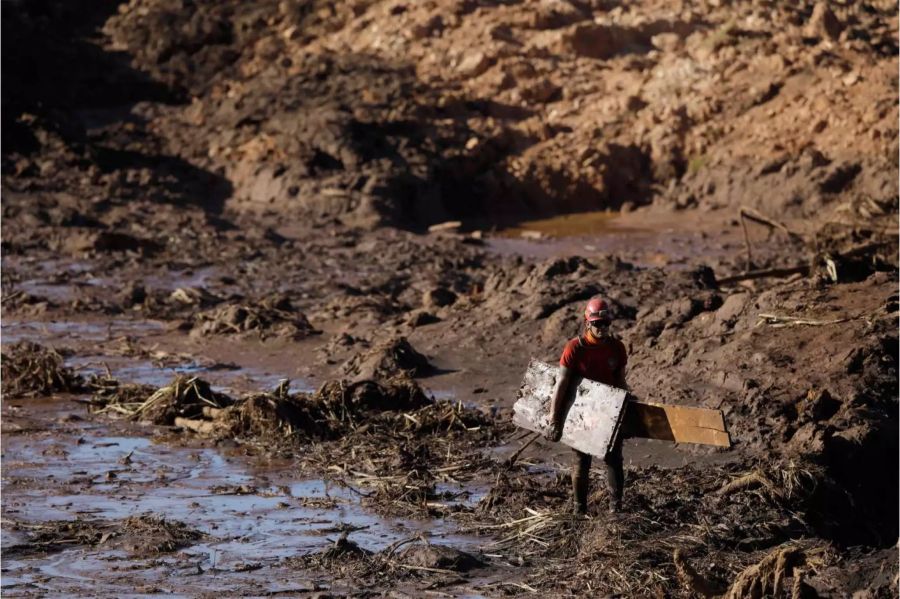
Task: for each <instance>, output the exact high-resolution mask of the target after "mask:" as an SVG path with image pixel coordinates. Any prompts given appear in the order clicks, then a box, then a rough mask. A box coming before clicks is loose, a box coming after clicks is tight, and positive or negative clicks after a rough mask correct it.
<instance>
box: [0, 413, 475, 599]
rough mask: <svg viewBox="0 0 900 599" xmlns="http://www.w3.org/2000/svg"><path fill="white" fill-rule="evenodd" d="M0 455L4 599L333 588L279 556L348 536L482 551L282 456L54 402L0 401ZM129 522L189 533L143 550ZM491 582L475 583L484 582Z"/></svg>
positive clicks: (148, 541) (447, 527) (441, 526)
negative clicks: (306, 473)
mask: <svg viewBox="0 0 900 599" xmlns="http://www.w3.org/2000/svg"><path fill="white" fill-rule="evenodd" d="M25 410H27V412H28V416H27V417H25V418H23V419H20V418H19V414H20V413H21V412H23V411H25ZM26 423H28V424H26ZM37 424H40V426H41V427H46V428H43V429H42V430H39V427H38V426H35V425H37ZM29 427H32V428H29ZM144 428H145V429H146V427H144ZM3 458H4V464H3V492H4V506H3V518H4V523H3V536H4V538H3V544H4V553H5V556H4V557H5V559H4V565H3V592H4V595H8V596H40V595H44V594H46V593H51V594H67V595H79V594H82V593H84V592H86V591H87V589H88V588H90V589H91V590H90V592H91V593H96V594H99V595H101V596H124V595H128V594H130V593H134V592H137V593H139V594H146V593H151V594H156V593H162V594H168V593H173V592H174V593H178V594H187V595H192V596H206V595H210V596H212V595H213V594H216V593H222V592H224V593H228V594H241V595H247V594H250V595H268V594H280V593H302V592H312V591H316V590H329V589H339V588H340V586H341V585H340V583H337V584H336V583H335V581H334V580H333V579H332V578H331V576H323V575H321V573H317V572H316V571H315V570H312V569H308V568H307V569H304V568H302V567H298V565H297V564H296V563H294V562H291V561H290V560H288V558H293V559H294V560H296V559H298V558H300V557H302V556H304V555H308V554H315V553H316V552H318V551H322V550H323V549H325V550H327V549H328V548H330V547H333V546H335V544H336V543H337V542H338V541H340V540H341V539H342V538H343V539H346V538H347V537H349V538H350V539H351V540H352V544H353V547H354V548H355V549H356V550H357V551H361V550H365V551H369V552H372V553H373V554H376V555H377V553H378V552H379V551H382V550H384V549H385V548H388V547H389V546H391V545H392V544H393V545H395V546H396V544H397V543H398V542H399V541H404V540H406V543H405V544H409V543H412V542H415V543H416V544H422V543H428V544H429V545H437V546H444V545H447V546H451V547H454V548H457V549H462V550H469V551H476V552H477V550H478V549H477V548H478V547H479V546H480V545H481V544H483V543H484V539H483V538H481V537H478V536H474V535H467V534H463V533H461V532H459V531H458V526H456V525H453V524H452V523H448V522H444V521H442V520H427V519H426V520H421V519H412V520H411V519H408V518H391V517H385V516H383V515H379V514H377V513H375V512H373V511H372V510H370V509H366V508H364V507H362V506H361V505H360V497H359V494H358V493H356V492H354V491H352V490H350V489H348V488H347V487H346V486H343V485H341V484H338V483H335V482H329V481H327V480H323V479H311V480H304V479H303V474H302V473H297V464H296V463H293V462H292V461H291V460H284V459H282V460H272V459H258V458H257V459H253V458H249V457H247V456H243V455H241V452H239V451H235V450H234V449H232V450H223V449H221V448H216V447H210V446H209V444H204V443H202V442H198V441H197V440H191V439H185V438H184V435H179V434H175V433H172V432H171V431H169V430H159V429H158V428H157V429H156V430H153V431H149V430H139V429H136V428H135V427H134V425H130V424H127V423H122V422H112V423H110V422H99V423H98V422H92V421H90V420H87V419H85V418H84V417H83V408H82V407H81V406H80V405H78V404H75V403H73V402H71V400H70V399H69V398H65V397H60V398H54V399H49V400H37V401H31V403H30V405H27V406H24V407H23V406H21V405H17V402H6V405H5V406H4V440H3ZM136 517H143V518H148V519H160V520H162V521H163V522H169V523H178V525H179V526H181V525H183V526H185V527H187V528H189V530H190V533H191V534H189V535H182V536H185V538H183V539H179V540H178V542H177V543H176V542H173V541H172V540H171V539H164V541H166V542H163V543H162V544H161V545H160V546H158V547H154V545H153V540H154V537H153V536H152V535H150V534H148V533H147V531H138V534H137V536H135V535H131V536H129V532H128V530H127V525H128V522H129V519H133V518H136ZM94 530H96V531H97V532H96V534H90V532H91V531H94ZM51 532H52V534H50V533H51ZM338 546H339V545H338ZM426 568H427V567H426ZM413 569H415V565H414V564H413V565H412V567H411V568H410V570H413ZM426 571H427V570H426ZM489 574H490V571H488V573H487V575H485V576H481V577H479V578H477V579H476V581H478V582H480V583H481V584H485V583H488V582H490V578H491V577H490V575H489ZM457 584H458V585H462V586H463V587H464V586H465V585H466V584H474V582H473V581H468V580H459V581H458V583H457ZM458 592H462V591H461V590H459V591H458ZM473 592H474V591H473Z"/></svg>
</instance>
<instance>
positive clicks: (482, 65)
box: [456, 52, 491, 77]
mask: <svg viewBox="0 0 900 599" xmlns="http://www.w3.org/2000/svg"><path fill="white" fill-rule="evenodd" d="M489 68H491V59H490V58H488V57H487V56H486V55H485V54H484V52H473V53H471V54H467V55H466V56H464V57H463V58H462V60H460V61H459V64H458V65H457V66H456V70H457V72H458V73H459V74H460V75H462V76H463V77H478V76H479V75H481V74H482V73H484V72H485V71H487V70H488V69H489Z"/></svg>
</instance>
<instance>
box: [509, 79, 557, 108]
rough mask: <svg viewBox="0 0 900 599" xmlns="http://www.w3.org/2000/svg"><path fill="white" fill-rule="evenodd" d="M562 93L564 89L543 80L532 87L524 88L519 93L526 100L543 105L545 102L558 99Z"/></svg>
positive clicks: (533, 83) (536, 81) (537, 81)
mask: <svg viewBox="0 0 900 599" xmlns="http://www.w3.org/2000/svg"><path fill="white" fill-rule="evenodd" d="M561 91H562V88H561V87H560V86H558V85H556V84H555V83H553V82H552V81H550V80H549V79H546V78H541V79H536V80H535V81H533V82H532V83H531V84H530V85H527V86H525V87H523V88H522V89H521V90H520V92H519V93H520V94H521V97H522V99H524V100H527V101H529V102H536V103H538V104H543V103H544V102H549V101H550V100H552V99H554V98H558V97H559V95H560V92H561Z"/></svg>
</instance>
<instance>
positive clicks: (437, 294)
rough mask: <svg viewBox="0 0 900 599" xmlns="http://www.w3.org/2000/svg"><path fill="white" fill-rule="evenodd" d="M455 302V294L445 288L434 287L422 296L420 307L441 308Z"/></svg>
mask: <svg viewBox="0 0 900 599" xmlns="http://www.w3.org/2000/svg"><path fill="white" fill-rule="evenodd" d="M455 302H456V294H455V293H453V292H452V291H450V290H449V289H447V288H446V287H434V288H432V289H429V290H428V291H426V292H425V293H423V294H422V305H423V306H425V307H426V308H443V307H445V306H450V305H452V304H454V303H455Z"/></svg>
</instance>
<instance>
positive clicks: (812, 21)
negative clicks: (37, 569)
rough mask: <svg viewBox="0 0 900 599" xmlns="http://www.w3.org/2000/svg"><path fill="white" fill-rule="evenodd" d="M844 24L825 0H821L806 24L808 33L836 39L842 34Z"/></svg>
mask: <svg viewBox="0 0 900 599" xmlns="http://www.w3.org/2000/svg"><path fill="white" fill-rule="evenodd" d="M842 29H843V26H842V25H841V22H840V21H838V18H837V17H836V16H834V13H833V12H832V11H831V9H830V8H829V7H828V4H827V3H825V2H819V3H817V4H816V7H815V8H814V9H813V12H812V16H811V17H810V18H809V21H808V22H807V24H806V35H808V36H809V37H818V38H823V39H831V40H836V39H838V37H840V35H841V30H842Z"/></svg>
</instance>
